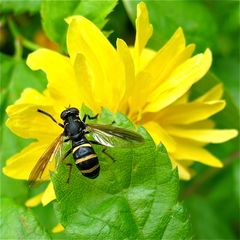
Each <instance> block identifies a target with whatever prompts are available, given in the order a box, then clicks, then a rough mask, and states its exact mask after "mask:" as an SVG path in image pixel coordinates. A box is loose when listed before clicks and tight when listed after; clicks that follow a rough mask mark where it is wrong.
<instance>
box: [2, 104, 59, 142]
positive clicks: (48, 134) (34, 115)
mask: <svg viewBox="0 0 240 240" xmlns="http://www.w3.org/2000/svg"><path fill="white" fill-rule="evenodd" d="M38 109H41V110H44V111H46V112H48V113H50V114H51V115H52V116H54V118H56V119H57V121H60V119H59V116H58V114H56V112H55V111H54V109H53V107H52V106H46V105H29V104H15V105H11V106H9V107H8V108H7V110H6V112H7V114H8V116H9V119H8V120H7V122H6V125H7V126H8V127H9V128H10V129H11V131H13V132H14V133H15V134H16V135H18V136H20V137H22V138H37V139H48V138H50V139H51V138H53V137H57V136H58V135H59V134H60V133H61V132H62V128H61V127H60V126H58V125H57V124H56V123H54V122H53V121H52V120H51V119H50V118H49V117H47V116H45V115H43V114H41V113H39V112H38V111H37V110H38ZM60 122H61V121H60Z"/></svg>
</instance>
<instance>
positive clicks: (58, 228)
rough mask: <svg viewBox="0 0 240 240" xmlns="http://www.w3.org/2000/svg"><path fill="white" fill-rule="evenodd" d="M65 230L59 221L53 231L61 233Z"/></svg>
mask: <svg viewBox="0 0 240 240" xmlns="http://www.w3.org/2000/svg"><path fill="white" fill-rule="evenodd" d="M63 231H64V227H63V225H62V224H61V223H58V224H57V225H56V226H55V227H54V228H53V229H52V232H53V233H60V232H63Z"/></svg>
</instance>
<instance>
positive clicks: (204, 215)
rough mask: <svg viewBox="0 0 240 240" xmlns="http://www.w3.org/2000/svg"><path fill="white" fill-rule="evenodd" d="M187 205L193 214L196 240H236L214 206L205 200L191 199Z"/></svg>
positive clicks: (199, 198)
mask: <svg viewBox="0 0 240 240" xmlns="http://www.w3.org/2000/svg"><path fill="white" fill-rule="evenodd" d="M186 203H187V206H188V209H189V211H190V213H191V220H192V224H193V231H194V234H195V236H196V239H209V240H210V239H214V240H215V239H235V237H234V235H233V234H232V232H231V230H230V229H229V228H228V226H227V225H226V224H225V222H224V219H223V218H221V216H219V214H218V212H216V211H214V210H213V208H212V206H211V205H210V204H209V203H208V201H206V200H205V199H204V198H201V197H194V198H190V199H188V201H187V202H186ZM225 204H227V203H225ZM229 204H231V203H229ZM222 207H224V206H221V208H222ZM219 210H220V209H218V211H219Z"/></svg>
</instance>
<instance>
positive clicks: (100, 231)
mask: <svg viewBox="0 0 240 240" xmlns="http://www.w3.org/2000/svg"><path fill="white" fill-rule="evenodd" d="M105 117H106V119H105ZM109 119H111V118H110V116H109V112H108V111H107V110H106V109H104V110H103V113H102V114H101V115H100V119H99V120H98V123H105V124H107V123H109ZM112 119H114V120H115V122H116V123H115V124H116V125H117V126H120V127H124V128H130V129H133V125H132V123H131V122H130V121H129V120H128V119H127V118H126V117H125V116H124V115H122V114H120V113H118V114H116V115H115V116H113V118H112ZM138 132H139V133H140V134H141V135H142V136H144V138H145V144H144V145H143V146H141V147H135V148H131V147H129V148H111V149H110V148H108V149H107V152H108V154H110V155H111V156H112V157H113V158H114V159H115V160H116V161H115V162H114V163H113V162H112V161H111V159H110V158H109V157H107V156H106V155H105V154H103V153H102V152H101V150H102V146H94V149H95V151H96V153H97V154H98V157H99V160H100V165H101V173H100V176H99V177H98V178H96V179H87V178H85V177H83V176H82V175H81V173H80V171H79V170H78V169H77V168H76V166H75V165H74V166H73V168H72V174H71V178H70V183H69V184H67V183H66V180H67V176H68V170H67V168H66V166H64V165H63V164H62V165H61V166H60V167H59V169H58V171H57V173H56V174H54V175H53V178H52V180H53V184H54V188H55V192H56V196H57V206H56V209H57V211H58V212H59V215H60V222H61V223H62V224H63V225H64V227H65V234H66V236H67V238H69V239H114V240H116V239H172V240H174V239H191V231H190V223H189V219H188V215H187V213H186V212H185V210H184V209H183V207H182V205H181V204H179V203H178V202H177V197H178V191H179V180H178V173H177V170H176V169H175V170H172V166H171V163H170V160H169V158H168V155H167V153H166V150H165V148H164V147H163V146H162V145H161V146H158V147H156V145H155V144H154V142H153V140H152V139H151V137H150V135H149V134H148V133H147V132H146V131H145V130H144V129H143V128H139V129H138ZM68 161H70V162H71V163H73V159H72V157H69V158H68Z"/></svg>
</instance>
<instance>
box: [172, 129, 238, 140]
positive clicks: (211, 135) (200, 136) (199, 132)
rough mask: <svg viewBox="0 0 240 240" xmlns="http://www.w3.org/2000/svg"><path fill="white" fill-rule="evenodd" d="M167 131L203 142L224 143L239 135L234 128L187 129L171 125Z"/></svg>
mask: <svg viewBox="0 0 240 240" xmlns="http://www.w3.org/2000/svg"><path fill="white" fill-rule="evenodd" d="M167 131H168V132H169V133H170V134H171V135H173V136H177V137H182V138H187V139H192V140H195V141H199V142H203V143H222V142H226V141H228V140H230V139H232V138H234V137H236V136H237V135H238V131H237V130H233V129H232V130H231V129H228V130H226V129H224V130H222V129H221V130H217V129H185V128H177V127H171V128H168V129H167Z"/></svg>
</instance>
